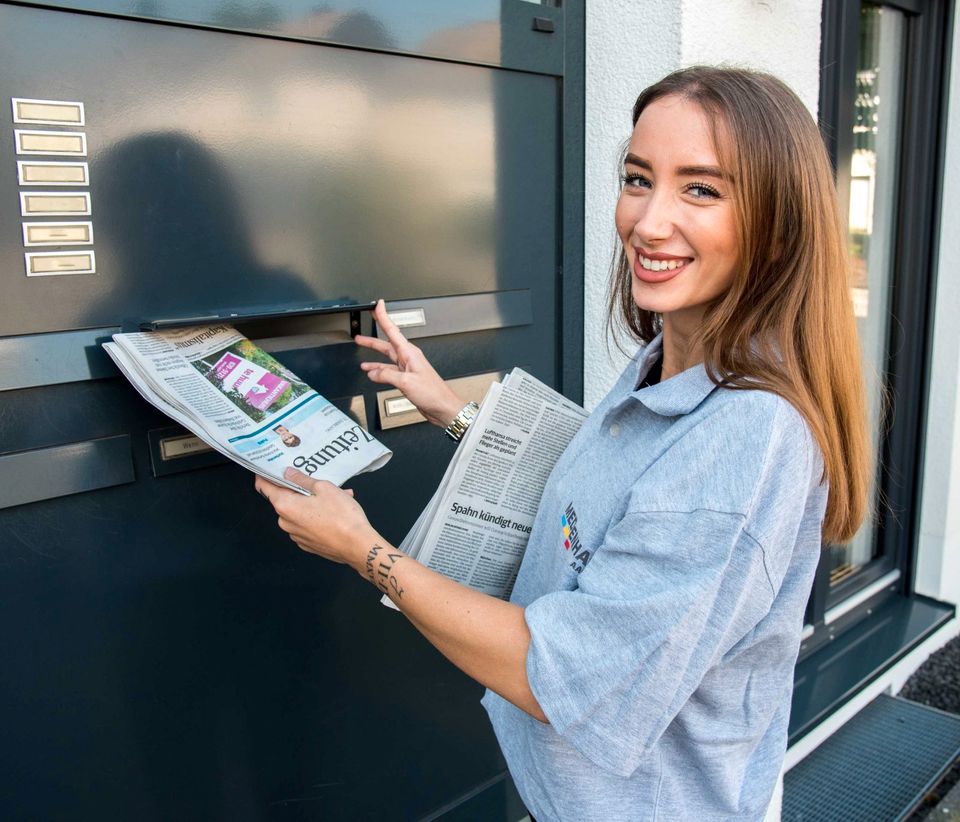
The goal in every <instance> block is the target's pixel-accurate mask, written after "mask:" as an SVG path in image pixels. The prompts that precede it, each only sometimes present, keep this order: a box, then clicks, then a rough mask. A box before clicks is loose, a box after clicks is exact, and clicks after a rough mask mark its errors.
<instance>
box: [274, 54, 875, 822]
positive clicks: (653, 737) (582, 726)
mask: <svg viewBox="0 0 960 822" xmlns="http://www.w3.org/2000/svg"><path fill="white" fill-rule="evenodd" d="M633 126H634V127H633V133H632V136H631V139H630V145H629V150H628V152H627V153H626V155H625V161H624V166H623V189H622V191H621V194H620V198H619V201H618V204H617V209H616V225H617V231H618V233H619V236H620V240H621V244H622V248H621V250H620V255H619V259H618V262H617V264H616V266H615V270H614V272H613V280H612V286H613V287H612V293H611V303H610V309H611V321H612V322H613V321H614V318H616V317H619V319H620V321H621V324H622V325H623V326H624V327H625V328H626V330H627V331H628V332H629V333H630V334H631V336H633V337H634V338H635V339H636V340H637V341H639V342H640V343H641V347H640V350H639V351H638V353H637V355H636V356H635V357H634V359H633V361H632V362H631V363H630V364H629V366H628V367H627V368H626V369H625V371H624V373H623V375H622V376H621V378H620V380H619V382H618V383H617V384H616V385H615V386H614V387H613V389H612V390H611V391H610V393H609V394H608V395H607V397H606V398H605V399H604V400H603V401H602V402H601V403H600V405H599V406H598V407H597V408H596V409H594V411H593V413H592V414H591V415H590V417H589V419H587V421H586V422H585V423H584V424H583V427H582V428H581V429H580V431H579V433H578V434H577V435H576V436H575V437H574V439H573V440H572V441H571V443H570V444H569V446H568V447H567V450H566V451H565V452H564V454H563V455H562V456H561V457H560V460H559V461H558V463H557V465H556V467H555V468H554V471H553V473H552V474H551V477H550V479H549V481H548V482H547V484H546V486H545V487H544V489H543V493H542V496H541V499H540V505H539V510H538V513H537V518H536V521H535V523H534V526H533V530H532V532H531V534H530V539H529V542H528V544H527V548H526V554H525V556H524V559H523V564H522V565H521V568H520V571H519V574H518V576H517V580H516V585H515V586H514V589H513V593H512V595H511V597H510V601H509V602H502V601H500V600H498V599H494V598H492V597H489V596H486V595H484V594H480V593H478V592H476V591H473V590H470V589H468V588H466V587H464V586H462V585H460V584H458V583H456V582H453V581H451V580H449V579H446V578H445V577H443V576H441V575H440V574H438V573H436V572H435V571H432V570H430V569H429V568H426V567H425V566H423V565H421V564H420V563H418V562H417V561H416V560H414V559H411V558H410V557H408V556H407V555H406V554H404V552H403V551H401V550H399V549H398V548H395V547H393V546H392V545H390V544H389V543H388V542H386V541H385V540H384V539H383V537H382V536H381V534H380V533H378V532H377V530H376V529H374V527H373V526H372V525H371V524H370V523H369V522H368V521H367V518H366V516H365V515H364V512H363V509H362V507H361V506H360V504H359V501H357V500H354V499H353V498H352V495H351V494H350V493H349V492H344V491H341V490H339V489H337V488H335V487H333V486H331V485H330V484H329V483H321V482H315V481H313V480H311V479H309V478H308V477H306V476H304V475H302V474H299V473H297V472H293V473H290V474H288V479H290V480H291V481H292V482H295V483H297V484H298V485H300V486H302V487H303V488H306V489H309V490H311V491H312V492H313V496H311V497H303V496H301V495H298V494H295V493H294V492H292V491H289V490H287V489H284V488H280V487H278V486H275V485H271V484H270V483H268V482H266V481H265V480H263V479H259V478H258V479H257V487H258V489H259V490H260V492H261V493H262V494H263V495H264V496H265V497H267V499H268V500H269V501H270V502H271V503H272V504H273V506H274V507H275V509H276V511H277V513H278V515H279V524H280V527H281V528H283V529H284V530H285V531H286V532H287V533H289V534H290V536H291V538H292V539H293V540H294V541H295V542H296V543H297V544H298V545H299V546H300V547H301V548H303V549H304V550H306V551H310V552H312V553H315V554H318V555H320V556H323V557H326V558H327V559H330V560H333V561H335V562H343V563H347V564H349V565H350V566H351V567H352V568H353V569H354V570H355V571H356V572H357V574H359V575H360V576H361V577H362V578H363V579H365V580H367V581H368V582H370V583H371V584H373V585H374V586H376V587H377V588H379V590H381V591H382V592H383V593H385V594H386V595H387V596H389V597H390V599H391V601H392V602H393V603H394V604H395V605H396V606H397V608H398V609H399V610H400V611H402V612H403V613H404V614H405V615H406V616H407V618H408V619H409V620H410V622H411V623H412V624H413V625H414V626H415V627H416V628H417V630H419V631H420V632H421V633H422V634H423V635H424V636H425V637H426V638H427V639H428V640H429V641H430V642H431V643H433V644H434V645H435V646H436V648H437V649H438V650H439V651H440V652H441V653H443V654H444V655H445V656H446V657H447V658H448V659H450V660H451V661H452V662H453V663H454V664H455V665H457V666H458V667H460V668H461V669H462V670H463V671H465V672H466V673H467V674H469V675H470V676H472V677H474V678H475V679H476V680H477V681H478V682H480V683H482V684H483V685H485V686H486V687H487V689H488V690H487V693H486V695H485V697H484V700H483V704H484V706H485V707H486V709H487V711H488V713H489V715H490V720H491V723H492V725H493V728H494V731H495V732H496V734H497V738H498V740H499V742H500V745H501V747H502V749H503V752H504V756H505V757H506V760H507V763H508V765H509V768H510V772H511V774H512V776H513V778H514V781H515V783H516V785H517V788H518V790H519V791H520V794H521V796H522V797H523V799H524V801H525V802H526V804H527V807H528V808H529V809H530V811H531V813H532V815H534V816H535V817H537V818H539V819H550V820H566V819H570V820H574V819H575V820H603V822H608V820H641V819H651V820H652V819H695V818H701V817H702V818H705V819H739V820H759V819H762V818H763V816H764V814H765V812H766V810H767V806H768V803H769V801H770V796H771V794H772V792H773V788H774V784H775V783H776V779H777V775H778V773H779V771H780V766H781V763H782V761H783V756H784V752H785V749H786V736H787V719H788V715H789V708H790V693H791V687H792V677H793V666H794V662H795V660H796V657H797V651H798V648H799V645H800V631H801V625H802V621H803V613H804V608H805V606H806V602H807V598H808V594H809V591H810V587H811V583H812V580H813V574H814V571H815V569H816V567H817V564H818V560H819V554H820V547H821V537H822V536H826V537H828V538H832V537H835V536H838V535H839V536H843V535H845V534H849V533H851V532H852V530H854V529H855V528H856V526H857V524H858V522H859V520H860V519H861V518H862V516H863V511H864V497H865V488H866V476H867V468H866V464H865V455H866V449H865V436H864V419H863V397H862V388H861V386H860V382H859V379H860V378H859V374H860V371H859V367H858V365H857V362H856V359H857V351H858V346H857V340H856V336H855V330H854V325H853V313H852V308H851V306H850V303H849V301H848V299H847V297H846V279H845V278H846V267H845V261H844V254H843V241H842V234H841V232H840V222H839V219H838V217H837V214H838V211H837V205H836V195H835V192H834V190H833V184H832V178H831V174H830V166H829V163H828V162H827V160H826V155H825V152H824V149H823V145H822V144H821V142H820V138H819V134H818V132H817V128H816V125H815V124H814V123H813V120H812V119H811V117H810V115H809V113H807V112H806V110H805V109H804V108H803V105H802V104H801V103H800V101H799V100H798V99H797V98H796V96H795V95H794V94H793V93H792V92H791V91H790V90H789V89H787V87H786V86H784V85H783V84H782V83H780V82H779V81H777V80H775V79H774V78H772V77H770V76H768V75H764V74H758V73H753V72H748V71H738V70H728V69H712V68H695V69H688V70H685V71H682V72H677V73H675V74H672V75H670V76H668V77H667V78H665V79H664V80H663V81H661V82H660V83H658V84H656V85H655V86H652V87H650V88H649V89H647V90H646V91H644V92H643V93H642V94H641V95H640V97H639V99H638V100H637V103H636V106H635V108H634V112H633ZM374 317H375V319H376V321H377V323H378V326H379V328H380V330H381V331H383V332H384V333H385V334H386V339H377V338H372V337H363V336H360V337H357V338H356V341H357V343H358V344H359V345H361V346H363V347H366V348H370V349H372V350H374V351H376V352H377V353H379V354H381V355H383V356H384V357H385V358H386V361H379V362H365V363H362V364H361V368H362V369H363V370H364V371H366V373H367V375H368V376H369V377H370V379H371V380H372V381H373V382H376V383H384V384H388V385H392V386H394V387H396V388H399V389H400V390H401V391H402V392H403V393H404V394H405V395H406V396H407V398H408V399H409V400H410V401H411V402H412V403H413V404H414V405H416V406H417V408H418V409H419V410H420V411H421V413H423V415H424V416H425V417H426V418H427V419H429V420H430V421H431V422H433V423H435V424H437V425H439V426H441V427H443V426H446V425H448V424H449V423H450V421H451V420H452V419H454V418H455V417H457V416H459V413H460V409H461V408H462V407H463V402H462V401H461V400H460V399H458V398H457V397H456V396H455V395H454V394H453V393H452V392H451V390H450V388H449V387H448V386H447V385H446V384H445V383H444V381H443V380H442V379H441V378H440V377H439V375H438V374H437V372H436V371H435V370H434V369H433V367H432V366H431V365H430V363H429V362H428V361H427V360H426V358H425V357H424V355H423V352H422V351H420V350H419V349H418V348H417V347H416V346H414V345H412V344H411V343H410V342H409V341H408V340H406V339H405V338H404V337H403V335H402V334H401V333H400V331H399V330H398V329H397V328H396V326H395V325H394V324H393V323H392V322H391V321H390V318H389V317H388V316H387V313H386V309H385V307H384V305H383V303H382V302H380V303H378V305H377V308H376V311H375V312H374ZM398 481H402V478H398ZM572 523H575V530H576V537H577V540H576V542H577V544H578V546H579V548H580V549H581V551H582V552H583V553H584V555H585V556H589V558H590V560H589V564H588V563H587V562H583V563H579V564H578V563H571V562H570V554H569V548H570V541H571V540H570V538H569V537H570V534H571V533H572V531H571V528H570V527H567V530H566V533H565V532H564V530H563V528H564V526H570V525H571V524H572ZM369 641H372V640H365V639H364V638H362V637H360V638H358V648H362V647H364V645H365V644H366V643H367V642H369Z"/></svg>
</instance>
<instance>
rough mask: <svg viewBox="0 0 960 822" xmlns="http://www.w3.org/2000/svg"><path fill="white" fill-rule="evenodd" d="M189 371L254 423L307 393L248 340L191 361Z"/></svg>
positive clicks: (298, 382)
mask: <svg viewBox="0 0 960 822" xmlns="http://www.w3.org/2000/svg"><path fill="white" fill-rule="evenodd" d="M193 367H194V368H196V369H197V370H198V371H199V372H200V373H201V374H203V376H204V377H206V378H207V379H208V380H209V381H210V382H211V383H213V384H214V385H215V386H216V387H217V388H218V389H219V390H220V391H221V392H222V393H223V395H224V396H225V397H226V398H227V399H228V400H230V401H231V402H232V403H233V404H234V405H235V406H237V408H239V409H240V410H241V411H243V413H244V414H246V415H247V416H248V417H250V419H252V420H253V421H254V422H262V421H263V420H265V419H266V418H267V417H269V416H270V415H271V414H273V413H275V412H277V411H279V410H280V409H282V408H283V407H284V406H286V405H287V403H289V402H291V401H292V400H295V399H296V398H297V397H300V396H302V395H303V394H306V393H307V392H308V391H310V390H311V388H310V386H309V385H307V384H306V383H305V382H302V381H300V380H299V379H297V377H296V375H294V374H292V373H291V372H290V371H288V370H287V369H286V368H284V367H283V366H282V365H281V364H280V363H279V362H277V361H276V360H275V359H274V358H273V357H271V356H270V355H269V354H268V353H267V352H266V351H264V350H263V349H261V348H257V346H255V345H254V344H253V343H252V342H250V340H240V341H239V342H235V343H233V344H232V345H230V346H227V347H226V348H223V349H221V350H220V351H217V352H215V353H212V354H210V355H208V356H206V357H204V358H202V359H199V360H194V362H193Z"/></svg>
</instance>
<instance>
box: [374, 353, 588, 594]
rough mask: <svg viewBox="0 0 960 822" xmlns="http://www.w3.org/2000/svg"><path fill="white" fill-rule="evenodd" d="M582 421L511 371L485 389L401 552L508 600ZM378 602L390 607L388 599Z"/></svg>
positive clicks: (567, 404) (573, 407) (582, 414)
mask: <svg viewBox="0 0 960 822" xmlns="http://www.w3.org/2000/svg"><path fill="white" fill-rule="evenodd" d="M586 417H587V412H586V411H584V410H583V409H582V408H581V407H580V406H579V405H577V404H576V403H574V402H571V401H570V400H568V399H567V398H566V397H564V396H563V395H562V394H558V393H557V392H556V391H554V390H553V389H552V388H550V387H549V386H547V385H544V384H543V383H542V382H540V380H538V379H536V378H535V377H532V376H531V375H530V374H528V373H527V372H525V371H523V370H521V369H519V368H514V369H513V371H511V372H510V373H509V374H507V376H506V377H505V378H504V380H503V382H500V383H497V382H495V383H493V384H492V385H491V386H490V389H489V391H488V392H487V396H486V397H485V398H484V401H483V404H482V405H481V406H480V411H479V413H478V414H477V416H476V417H475V418H474V420H473V423H472V424H471V425H470V428H468V429H467V433H466V434H465V435H464V438H463V440H462V441H461V443H460V446H459V447H458V448H457V452H456V454H454V456H453V459H452V460H451V461H450V465H449V466H448V467H447V471H446V473H445V474H444V475H443V479H442V480H441V481H440V485H439V487H438V488H437V491H436V493H435V494H434V495H433V498H432V499H431V500H430V502H429V503H428V504H427V507H426V508H425V509H424V510H423V513H422V514H420V516H419V518H418V519H417V521H416V522H415V523H414V525H413V528H411V529H410V533H408V534H407V536H406V537H405V538H404V540H403V542H402V543H400V549H401V550H402V551H404V552H405V553H406V554H407V555H409V556H411V557H414V558H416V559H417V560H418V561H420V562H422V563H423V564H424V565H426V566H427V567H428V568H432V569H434V570H435V571H439V572H440V573H441V574H443V575H445V576H447V577H450V578H451V579H454V580H456V581H457V582H462V583H463V584H464V585H468V586H469V587H471V588H474V589H476V590H478V591H482V592H483V593H485V594H491V595H493V596H496V597H500V598H501V599H507V598H509V596H510V592H511V590H513V583H514V581H515V580H516V578H517V571H518V570H519V568H520V561H521V559H523V552H524V550H525V549H526V547H527V540H528V539H529V537H530V531H531V530H532V528H533V521H534V519H535V518H536V515H537V508H538V507H539V505H540V496H541V495H542V493H543V487H544V485H546V482H547V478H548V477H549V476H550V472H551V471H552V470H553V466H554V465H555V464H556V462H557V460H558V459H559V458H560V455H561V454H562V453H563V451H564V449H565V448H566V447H567V444H568V443H569V442H570V440H572V439H573V436H574V434H576V433H577V431H579V430H580V426H581V425H582V424H583V421H584V420H585V419H586ZM383 603H384V605H389V606H391V607H393V603H392V602H390V600H389V598H387V597H386V596H384V597H383Z"/></svg>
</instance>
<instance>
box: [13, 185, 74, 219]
mask: <svg viewBox="0 0 960 822" xmlns="http://www.w3.org/2000/svg"><path fill="white" fill-rule="evenodd" d="M20 214H21V216H23V217H39V216H42V217H73V216H77V217H83V216H87V215H89V214H90V194H89V193H88V192H86V191H84V192H77V193H76V194H67V193H66V192H61V191H21V192H20Z"/></svg>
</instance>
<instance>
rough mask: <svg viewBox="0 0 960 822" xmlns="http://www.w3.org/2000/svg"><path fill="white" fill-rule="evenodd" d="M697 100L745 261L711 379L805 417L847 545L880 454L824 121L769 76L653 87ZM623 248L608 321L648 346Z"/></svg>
mask: <svg viewBox="0 0 960 822" xmlns="http://www.w3.org/2000/svg"><path fill="white" fill-rule="evenodd" d="M673 95H675V96H679V97H683V98H685V99H687V100H690V101H692V102H695V103H697V104H698V105H699V106H700V107H701V108H702V109H703V111H704V113H705V114H706V115H707V118H708V120H709V121H710V123H711V128H712V129H713V141H714V146H715V149H716V152H717V156H718V158H719V159H720V162H721V165H722V166H723V167H724V168H725V169H726V171H727V172H728V173H732V175H733V179H734V180H735V183H736V185H735V194H734V197H733V201H734V202H733V205H734V209H735V214H736V224H737V230H738V243H739V261H738V267H737V271H736V272H735V274H734V279H733V283H732V285H731V286H730V289H729V290H728V291H727V292H726V293H725V294H723V295H722V296H721V297H719V298H718V299H717V300H715V301H714V302H713V303H712V304H711V305H709V306H708V307H707V310H706V312H705V314H704V321H703V325H702V327H701V328H700V329H699V331H698V334H697V340H696V341H695V342H699V343H700V344H701V345H702V346H703V356H704V365H705V367H706V370H707V373H708V374H709V375H710V378H711V379H712V380H713V381H714V382H716V383H718V384H719V383H724V384H725V385H727V387H730V388H739V389H762V390H766V391H771V392H773V393H776V394H779V395H780V396H782V397H783V398H784V399H786V400H787V401H789V402H790V403H791V404H792V405H793V406H794V407H795V408H796V409H797V410H798V411H799V412H800V414H801V415H803V417H804V419H805V420H806V422H807V424H808V425H809V426H810V430H811V432H812V433H813V436H814V438H815V439H816V441H817V443H818V445H819V446H820V450H821V452H822V454H823V463H824V475H823V477H821V481H823V480H826V481H828V482H829V484H830V491H829V498H828V501H827V511H826V516H825V519H824V524H823V538H824V540H826V541H829V542H845V541H847V540H849V539H850V538H851V537H852V536H853V534H854V533H855V532H856V530H857V528H858V527H859V526H860V523H861V522H862V521H863V518H864V516H865V514H866V511H867V507H868V503H867V496H868V489H869V484H870V471H871V466H870V462H871V459H870V449H869V445H868V437H867V429H866V408H865V397H864V387H863V378H862V375H861V370H860V368H861V365H860V346H859V344H858V341H857V330H856V323H855V321H854V317H853V308H852V305H851V301H850V296H849V291H848V283H849V280H848V261H847V253H846V242H845V234H844V231H843V224H842V221H841V215H840V209H839V207H838V204H837V195H836V188H835V186H834V182H833V174H832V171H831V167H830V161H829V159H828V157H827V153H826V149H825V148H824V144H823V140H822V139H821V137H820V133H819V131H818V129H817V126H816V124H815V123H814V121H813V118H812V117H811V116H810V114H809V112H808V111H807V109H806V108H805V107H804V105H803V103H802V102H801V101H800V99H799V98H798V97H797V96H796V94H794V93H793V92H792V91H791V90H790V89H789V88H788V87H787V86H786V85H785V84H784V83H782V82H781V81H780V80H778V79H776V78H775V77H772V76H770V75H768V74H762V73H760V72H753V71H746V70H742V69H727V68H711V67H705V66H696V67H693V68H688V69H682V70H681V71H677V72H674V73H673V74H670V75H668V76H667V77H665V78H664V79H663V80H661V81H660V82H659V83H656V84H655V85H652V86H650V87H649V88H647V89H645V90H644V91H643V92H642V93H641V94H640V96H639V97H638V98H637V102H636V103H635V104H634V107H633V123H634V125H636V122H637V120H638V119H639V117H640V114H641V113H642V112H643V110H644V109H645V108H646V107H647V106H648V105H650V104H651V103H652V102H654V101H655V100H658V99H661V98H663V97H668V96H673ZM630 287H631V274H630V270H629V266H628V263H627V259H626V255H625V253H624V251H623V249H622V248H621V249H620V251H619V253H618V254H617V256H616V259H615V261H614V266H613V273H612V279H611V288H610V301H609V308H610V317H611V321H612V322H615V323H616V324H617V325H619V326H621V327H622V329H624V330H626V331H627V332H628V334H629V335H630V336H632V337H633V338H635V339H637V340H639V341H641V342H646V341H649V340H651V339H652V338H653V337H654V336H656V334H657V333H658V332H659V331H660V329H661V327H662V319H661V317H660V316H659V315H658V314H656V313H654V312H651V311H646V310H644V309H642V308H639V307H638V306H637V305H636V303H635V302H634V301H633V298H632V297H631V288H630Z"/></svg>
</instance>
